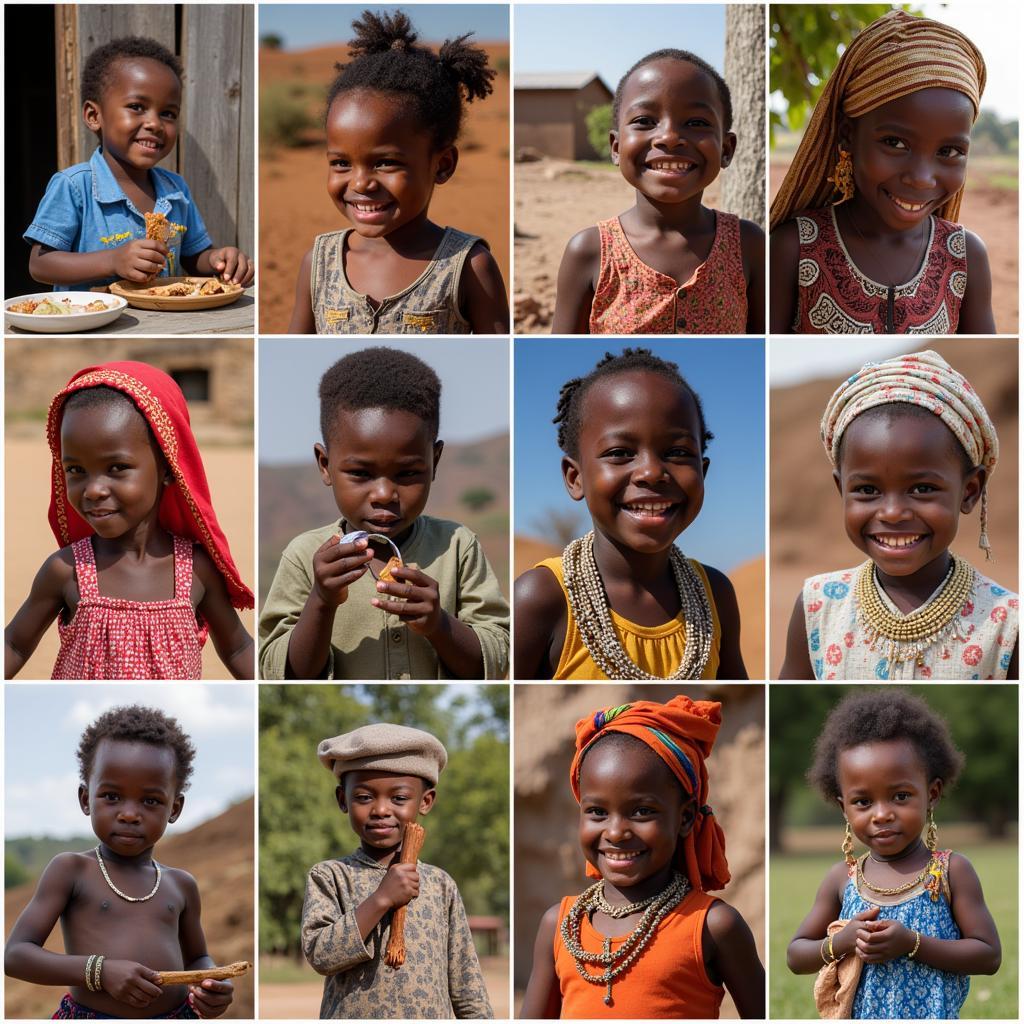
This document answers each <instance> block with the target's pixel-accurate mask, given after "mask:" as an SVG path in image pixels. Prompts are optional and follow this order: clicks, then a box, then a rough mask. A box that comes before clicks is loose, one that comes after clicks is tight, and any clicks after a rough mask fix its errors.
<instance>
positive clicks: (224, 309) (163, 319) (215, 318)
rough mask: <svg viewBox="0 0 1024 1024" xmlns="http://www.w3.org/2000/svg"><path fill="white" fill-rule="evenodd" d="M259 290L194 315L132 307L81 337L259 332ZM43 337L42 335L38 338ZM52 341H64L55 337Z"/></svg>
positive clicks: (12, 331) (10, 330)
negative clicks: (55, 339) (257, 295)
mask: <svg viewBox="0 0 1024 1024" xmlns="http://www.w3.org/2000/svg"><path fill="white" fill-rule="evenodd" d="M255 291H256V289H255V288H246V289H245V294H244V295H243V296H242V297H241V298H240V299H239V300H238V301H237V302H232V303H231V305H230V306H221V307H220V308H219V309H201V310H197V311H194V312H191V313H160V312H158V311H156V310H152V309H136V308H135V307H134V306H128V307H127V308H126V309H125V311H124V312H123V313H122V314H121V315H120V316H119V317H118V318H117V319H116V320H115V321H114V322H113V323H112V324H107V326H106V327H101V328H99V329H98V330H95V331H87V332H85V333H83V334H81V335H78V337H83V338H84V337H89V336H90V335H96V336H97V337H100V336H102V335H104V334H139V335H143V336H145V337H150V338H152V337H159V336H160V335H162V334H191V335H196V334H247V335H250V336H251V335H253V334H254V333H255V330H256V300H255V298H254V297H253V296H254V293H255ZM6 333H7V334H36V332H35V331H23V330H20V329H19V328H17V327H8V328H7V329H6ZM37 337H42V335H37ZM49 337H51V338H54V337H60V335H54V334H51V335H49Z"/></svg>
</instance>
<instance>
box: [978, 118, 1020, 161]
mask: <svg viewBox="0 0 1024 1024" xmlns="http://www.w3.org/2000/svg"><path fill="white" fill-rule="evenodd" d="M1019 127H1020V124H1019V122H1018V121H1017V119H1016V118H1014V119H1013V120H1012V121H1004V120H1003V119H1002V118H1001V117H1000V116H999V115H998V114H997V113H996V112H995V111H994V110H982V112H981V113H980V114H979V115H978V120H977V121H975V122H974V127H973V128H972V129H971V157H972V158H974V157H976V156H978V155H982V154H991V153H1016V152H1017V133H1018V131H1019Z"/></svg>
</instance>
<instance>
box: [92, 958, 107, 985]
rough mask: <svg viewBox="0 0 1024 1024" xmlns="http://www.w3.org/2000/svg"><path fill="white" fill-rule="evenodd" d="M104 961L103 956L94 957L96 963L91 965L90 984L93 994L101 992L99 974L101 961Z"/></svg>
mask: <svg viewBox="0 0 1024 1024" xmlns="http://www.w3.org/2000/svg"><path fill="white" fill-rule="evenodd" d="M104 960H106V957H105V956H98V957H96V963H95V964H93V968H92V984H93V992H102V991H103V986H102V985H101V984H100V972H101V971H102V970H103V961H104Z"/></svg>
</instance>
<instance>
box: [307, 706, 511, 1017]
mask: <svg viewBox="0 0 1024 1024" xmlns="http://www.w3.org/2000/svg"><path fill="white" fill-rule="evenodd" d="M317 754H318V756H319V758H320V761H321V763H322V764H323V765H324V767H325V768H327V770H328V771H330V772H331V773H332V774H333V775H334V777H335V778H336V779H337V780H338V785H337V788H336V789H335V798H336V800H337V802H338V807H339V808H341V811H342V812H343V813H344V814H347V815H348V816H349V822H350V824H351V825H352V830H353V831H354V832H355V834H356V835H357V836H358V837H359V848H358V849H357V850H356V851H355V852H354V853H350V854H349V855H348V856H346V857H342V858H340V859H338V860H327V861H322V862H321V863H319V864H317V865H315V866H314V867H313V869H312V870H311V871H310V873H309V878H308V879H307V881H306V898H305V901H304V903H303V906H302V949H303V952H304V953H305V955H306V959H307V960H308V961H309V963H310V965H311V966H312V967H313V969H314V970H315V971H317V972H318V973H319V974H323V975H325V976H326V977H325V981H324V995H323V1000H322V1002H321V1004H320V1018H321V1019H326V1018H335V1019H356V1018H365V1019H385V1020H386V1019H394V1018H405V1019H439V1018H440V1019H445V1018H452V1017H455V1018H459V1019H480V1018H491V1017H493V1016H494V1014H493V1012H492V1010H491V1005H490V1002H489V1001H488V998H487V990H486V988H485V986H484V980H483V975H482V973H481V971H480V961H479V960H478V959H477V955H476V949H475V948H474V946H473V937H472V935H471V934H470V931H469V924H468V922H467V920H466V910H465V908H464V907H463V905H462V898H461V897H460V896H459V891H458V889H457V888H456V886H455V882H454V881H453V880H452V878H451V877H450V876H449V875H448V874H446V873H445V872H444V871H442V870H441V869H440V868H437V867H434V866H433V865H431V864H424V863H422V862H418V863H415V864H399V863H398V855H399V852H400V846H401V842H402V830H403V828H404V826H405V825H406V824H407V823H410V822H415V821H416V819H417V818H418V817H419V815H421V814H427V813H428V812H429V811H430V808H431V807H432V806H433V803H434V798H435V796H436V790H435V786H436V785H437V778H438V775H440V773H441V770H442V769H443V768H444V766H445V764H446V763H447V761H448V754H447V752H446V751H445V749H444V747H443V746H442V745H441V743H440V741H439V740H437V739H436V737H434V736H431V735H430V733H427V732H423V731H422V730H420V729H410V728H408V727H406V726H402V725H391V724H386V723H378V724H376V725H367V726H364V727H363V728H361V729H356V730H355V731H353V732H350V733H345V734H343V735H341V736H334V737H332V738H330V739H325V740H322V741H321V743H320V745H319V747H318V749H317ZM406 905H408V908H409V909H408V911H407V915H408V916H407V917H406V922H405V945H406V959H405V963H404V964H403V965H402V967H401V968H398V969H395V968H392V967H386V966H385V965H384V962H383V958H384V950H385V947H386V946H387V940H388V934H389V931H390V925H391V919H392V916H393V914H394V911H395V910H397V909H398V908H399V907H403V906H406Z"/></svg>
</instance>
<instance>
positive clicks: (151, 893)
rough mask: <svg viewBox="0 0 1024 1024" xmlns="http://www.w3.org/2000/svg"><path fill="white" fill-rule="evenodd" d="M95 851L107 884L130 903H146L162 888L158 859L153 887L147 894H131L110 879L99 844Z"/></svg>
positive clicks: (155, 863) (154, 865)
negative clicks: (124, 891) (123, 890)
mask: <svg viewBox="0 0 1024 1024" xmlns="http://www.w3.org/2000/svg"><path fill="white" fill-rule="evenodd" d="M94 852H95V853H96V860H97V861H98V863H99V866H100V871H101V872H102V874H103V878H104V881H106V883H107V885H109V886H110V888H111V890H112V891H113V893H114V894H115V895H116V896H120V897H121V899H123V900H127V901H128V902H129V903H145V902H146V900H151V899H152V898H153V897H154V896H155V895H156V891H157V889H159V888H160V865H159V864H157V862H156V861H153V867H155V868H156V884H155V885H154V886H153V888H152V889H151V890H150V891H149V893H148V894H147V895H145V896H129V895H127V894H126V893H123V892H121V890H120V889H118V887H117V886H116V885H114V883H113V882H112V881H111V880H110V875H109V874H107V865H106V864H104V863H103V858H102V857H101V856H100V848H99V847H98V846H97V847H96V850H95V851H94Z"/></svg>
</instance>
